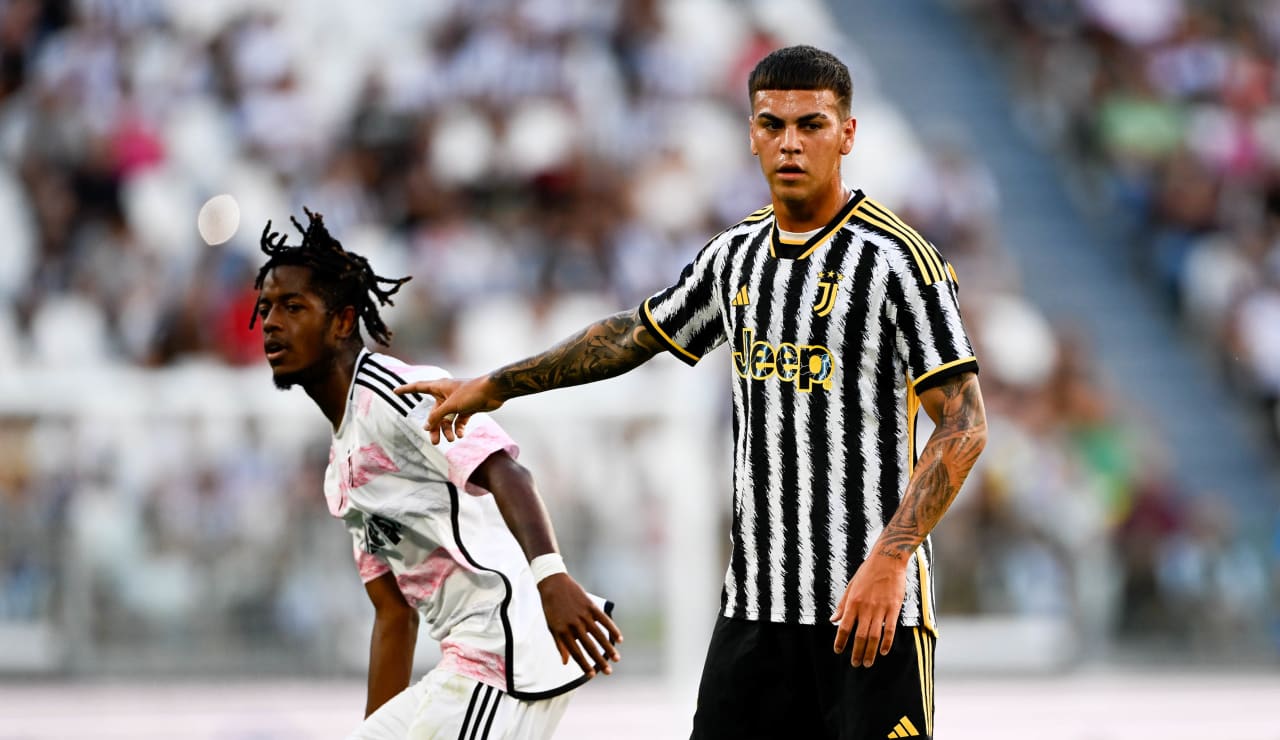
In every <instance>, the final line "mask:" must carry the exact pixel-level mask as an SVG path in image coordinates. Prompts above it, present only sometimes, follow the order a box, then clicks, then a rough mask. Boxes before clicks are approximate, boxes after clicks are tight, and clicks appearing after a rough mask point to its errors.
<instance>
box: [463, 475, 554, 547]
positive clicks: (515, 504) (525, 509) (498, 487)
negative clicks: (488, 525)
mask: <svg viewBox="0 0 1280 740" xmlns="http://www.w3.org/2000/svg"><path fill="white" fill-rule="evenodd" d="M470 482H471V483H474V484H476V485H478V486H480V487H481V488H484V489H485V490H487V491H489V492H490V493H492V494H493V499H494V502H495V503H496V504H497V505H498V511H500V512H502V519H503V521H505V522H506V523H507V529H510V530H511V533H512V534H513V535H515V538H516V542H519V543H520V549H522V550H524V555H525V558H526V559H528V560H533V559H534V558H536V557H538V556H539V555H546V554H548V553H553V552H559V547H558V546H557V544H556V534H555V530H554V529H553V527H552V526H551V517H550V515H548V514H547V508H546V506H544V505H543V503H542V497H541V496H539V495H538V490H537V488H536V487H535V486H534V482H533V475H532V474H531V473H530V472H529V470H528V468H526V467H524V466H523V465H521V464H520V463H518V462H516V461H515V460H514V459H512V457H511V456H510V455H508V454H507V453H506V452H502V451H499V452H495V453H493V454H492V455H490V456H489V457H487V458H485V461H484V462H482V463H480V465H479V466H477V467H476V469H475V471H474V472H473V473H472V474H471V478H470Z"/></svg>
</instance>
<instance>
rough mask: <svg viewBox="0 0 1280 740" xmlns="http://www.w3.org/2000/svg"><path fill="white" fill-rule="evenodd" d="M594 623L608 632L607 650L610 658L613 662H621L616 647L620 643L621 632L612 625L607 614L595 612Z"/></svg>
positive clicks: (616, 626) (620, 656)
mask: <svg viewBox="0 0 1280 740" xmlns="http://www.w3.org/2000/svg"><path fill="white" fill-rule="evenodd" d="M596 621H597V622H599V623H600V624H602V625H604V628H605V629H606V630H608V631H609V644H608V646H607V649H608V650H609V651H610V657H611V658H612V659H613V660H614V661H619V660H622V655H621V654H619V653H618V648H617V647H616V646H617V645H620V644H621V643H622V630H620V629H618V625H616V624H614V623H613V620H612V619H610V618H609V615H608V614H605V613H604V612H603V611H600V610H599V609H597V610H596Z"/></svg>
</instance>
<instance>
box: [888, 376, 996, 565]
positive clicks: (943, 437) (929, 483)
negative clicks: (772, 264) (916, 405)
mask: <svg viewBox="0 0 1280 740" xmlns="http://www.w3.org/2000/svg"><path fill="white" fill-rule="evenodd" d="M920 403H921V405H922V406H923V407H924V409H925V412H926V413H928V414H929V418H931V419H933V422H934V425H935V427H934V430H933V434H932V435H931V436H930V437H929V441H928V443H927V444H925V446H924V450H922V451H921V453H920V460H919V461H918V462H917V463H916V467H915V470H913V471H912V473H911V480H910V481H908V483H907V490H906V493H905V494H903V496H902V501H901V503H899V504H898V510H897V512H896V513H895V514H894V515H893V519H891V520H890V521H889V524H888V526H886V527H885V528H884V531H883V532H881V534H880V539H879V540H878V541H877V542H876V546H875V548H874V549H873V550H872V552H871V553H870V556H871V557H875V556H883V557H887V558H890V559H892V560H895V561H900V562H901V563H902V565H903V567H906V562H907V560H908V559H909V558H910V557H911V553H913V552H915V550H916V548H917V547H919V546H920V543H922V542H924V539H925V537H927V536H929V532H931V531H933V528H934V527H935V526H937V524H938V522H939V521H941V519H942V515H943V514H945V513H946V511H947V509H948V508H949V507H950V506H951V502H952V501H953V500H955V497H956V493H958V492H959V490H960V485H961V484H962V483H964V479H965V478H966V477H967V476H968V475H969V471H970V470H971V469H972V468H973V464H974V462H975V461H976V460H977V459H978V455H979V454H980V453H981V452H982V449H983V447H985V446H986V444H987V415H986V410H985V409H984V408H983V404H982V391H981V389H980V388H979V387H978V376H977V375H976V374H975V373H962V374H960V375H957V376H956V377H954V378H951V379H949V380H947V381H945V382H944V383H943V384H942V385H940V386H938V387H936V388H930V389H929V390H927V391H925V392H924V393H922V394H921V395H920Z"/></svg>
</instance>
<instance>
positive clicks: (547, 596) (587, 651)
mask: <svg viewBox="0 0 1280 740" xmlns="http://www.w3.org/2000/svg"><path fill="white" fill-rule="evenodd" d="M538 593H539V595H541V596H542V612H543V614H544V615H545V616H546V618H547V629H549V630H550V631H551V636H552V637H554V638H555V641H556V648H558V649H559V650H560V662H561V663H565V664H566V665H567V664H568V663H569V658H573V660H574V662H575V663H577V664H578V666H579V667H580V668H582V672H583V673H585V674H587V676H588V677H594V676H595V674H596V672H597V671H599V672H601V673H605V674H609V673H613V666H611V665H609V663H610V661H612V662H614V663H616V662H618V661H619V660H622V655H620V654H619V653H618V648H617V647H616V646H617V644H618V643H620V642H622V631H621V630H619V629H618V625H616V624H614V623H613V620H612V619H610V618H609V615H608V614H605V613H604V610H603V609H601V608H600V607H599V606H596V603H595V602H594V601H592V600H591V597H590V596H587V592H586V591H583V590H582V586H579V585H578V582H577V581H575V580H573V578H572V577H571V576H570V575H569V574H568V573H556V574H554V575H550V576H547V577H546V578H543V579H542V580H541V581H538Z"/></svg>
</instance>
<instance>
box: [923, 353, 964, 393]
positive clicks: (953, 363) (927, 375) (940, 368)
mask: <svg viewBox="0 0 1280 740" xmlns="http://www.w3.org/2000/svg"><path fill="white" fill-rule="evenodd" d="M977 359H978V358H976V357H974V356H973V355H969V356H968V357H961V358H960V359H958V360H952V361H951V362H947V363H944V364H942V365H939V366H937V367H935V368H934V369H932V370H930V371H929V372H927V373H925V374H924V375H921V376H920V377H918V378H916V379H915V380H913V381H912V382H911V387H912V388H916V387H918V386H919V385H920V384H921V383H923V382H924V381H925V380H927V379H928V378H931V377H933V376H934V375H937V374H938V373H940V372H942V371H943V370H948V369H950V368H953V367H955V366H956V365H963V364H964V363H966V362H974V361H976V360H977Z"/></svg>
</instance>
